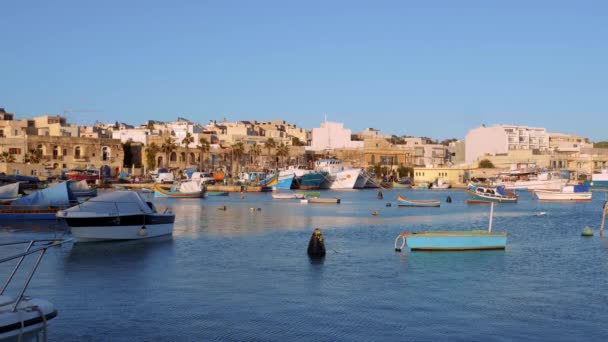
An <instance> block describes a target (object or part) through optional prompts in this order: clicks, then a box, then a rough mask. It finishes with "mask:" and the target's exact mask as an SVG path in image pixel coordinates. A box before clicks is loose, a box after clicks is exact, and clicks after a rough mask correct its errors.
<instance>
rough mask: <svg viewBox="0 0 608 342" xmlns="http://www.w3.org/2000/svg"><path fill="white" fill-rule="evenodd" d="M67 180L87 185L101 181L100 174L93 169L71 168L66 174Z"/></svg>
mask: <svg viewBox="0 0 608 342" xmlns="http://www.w3.org/2000/svg"><path fill="white" fill-rule="evenodd" d="M66 177H67V178H68V180H72V181H77V182H79V181H82V180H84V181H86V182H87V183H95V182H96V181H97V180H99V179H101V174H100V172H99V170H98V169H93V168H73V169H71V170H70V171H68V172H67V173H66Z"/></svg>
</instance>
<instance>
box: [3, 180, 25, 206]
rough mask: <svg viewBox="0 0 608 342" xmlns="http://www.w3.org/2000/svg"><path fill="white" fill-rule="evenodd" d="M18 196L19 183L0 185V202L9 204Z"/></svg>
mask: <svg viewBox="0 0 608 342" xmlns="http://www.w3.org/2000/svg"><path fill="white" fill-rule="evenodd" d="M19 197H21V195H19V183H12V184H6V185H2V186H0V204H9V203H11V202H13V201H14V200H16V199H17V198H19Z"/></svg>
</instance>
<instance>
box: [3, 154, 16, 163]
mask: <svg viewBox="0 0 608 342" xmlns="http://www.w3.org/2000/svg"><path fill="white" fill-rule="evenodd" d="M14 162H15V156H13V155H12V154H10V153H8V152H2V154H0V163H14Z"/></svg>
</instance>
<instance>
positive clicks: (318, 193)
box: [299, 191, 321, 197]
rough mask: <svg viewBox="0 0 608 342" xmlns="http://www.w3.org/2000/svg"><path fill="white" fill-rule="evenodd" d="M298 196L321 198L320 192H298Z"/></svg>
mask: <svg viewBox="0 0 608 342" xmlns="http://www.w3.org/2000/svg"><path fill="white" fill-rule="evenodd" d="M299 194H303V195H304V196H306V197H319V196H321V192H320V191H304V192H299Z"/></svg>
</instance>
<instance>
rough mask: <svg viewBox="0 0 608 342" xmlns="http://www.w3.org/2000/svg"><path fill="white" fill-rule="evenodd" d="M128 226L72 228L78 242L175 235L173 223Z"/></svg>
mask: <svg viewBox="0 0 608 342" xmlns="http://www.w3.org/2000/svg"><path fill="white" fill-rule="evenodd" d="M143 226H144V225H142V224H138V225H128V226H114V225H112V226H86V227H85V226H83V227H70V230H71V232H72V235H73V236H74V238H76V240H77V241H78V242H94V241H108V240H141V239H146V238H152V237H158V236H163V235H170V234H172V233H173V223H162V224H150V225H145V229H144V230H145V232H144V230H142V227H143Z"/></svg>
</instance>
